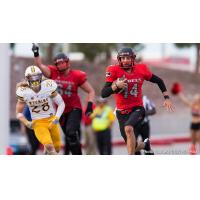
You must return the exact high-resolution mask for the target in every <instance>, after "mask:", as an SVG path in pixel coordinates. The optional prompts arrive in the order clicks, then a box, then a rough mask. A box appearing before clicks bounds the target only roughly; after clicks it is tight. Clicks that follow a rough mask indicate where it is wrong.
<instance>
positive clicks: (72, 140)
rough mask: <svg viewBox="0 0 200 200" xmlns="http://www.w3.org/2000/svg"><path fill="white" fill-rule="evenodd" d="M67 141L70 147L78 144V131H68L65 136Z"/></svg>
mask: <svg viewBox="0 0 200 200" xmlns="http://www.w3.org/2000/svg"><path fill="white" fill-rule="evenodd" d="M67 140H68V142H69V145H70V146H74V145H78V144H80V141H79V132H78V131H69V132H68V135H67Z"/></svg>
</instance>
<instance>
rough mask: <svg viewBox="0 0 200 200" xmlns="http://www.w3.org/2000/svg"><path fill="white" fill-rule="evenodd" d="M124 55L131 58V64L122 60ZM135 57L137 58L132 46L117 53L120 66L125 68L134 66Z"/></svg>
mask: <svg viewBox="0 0 200 200" xmlns="http://www.w3.org/2000/svg"><path fill="white" fill-rule="evenodd" d="M123 57H129V58H131V62H130V63H129V64H123V63H122V61H121V59H122V58H123ZM135 58H136V55H135V53H134V52H133V50H132V49H131V48H123V49H121V50H120V51H119V53H118V55H117V60H118V62H119V65H120V67H121V68H123V69H125V70H128V69H131V68H132V67H133V66H134V64H135Z"/></svg>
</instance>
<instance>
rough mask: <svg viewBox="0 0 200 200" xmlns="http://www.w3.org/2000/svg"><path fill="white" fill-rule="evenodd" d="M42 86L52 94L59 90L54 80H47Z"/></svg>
mask: <svg viewBox="0 0 200 200" xmlns="http://www.w3.org/2000/svg"><path fill="white" fill-rule="evenodd" d="M42 84H43V85H44V88H45V89H46V90H47V91H50V92H51V93H52V92H55V91H56V89H57V84H56V82H55V81H54V80H51V79H47V80H45V81H43V82H42Z"/></svg>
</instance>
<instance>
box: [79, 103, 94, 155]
mask: <svg viewBox="0 0 200 200" xmlns="http://www.w3.org/2000/svg"><path fill="white" fill-rule="evenodd" d="M86 109H87V108H86V107H85V108H84V109H83V118H82V123H83V125H84V131H83V133H84V138H85V153H86V155H96V154H97V149H96V138H95V134H94V131H93V130H92V119H91V118H90V117H89V116H87V115H85V111H86ZM93 109H95V105H94V104H93Z"/></svg>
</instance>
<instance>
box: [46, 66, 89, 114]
mask: <svg viewBox="0 0 200 200" xmlns="http://www.w3.org/2000/svg"><path fill="white" fill-rule="evenodd" d="M48 68H49V69H50V70H51V77H50V78H51V79H53V80H55V81H56V83H57V85H58V92H59V94H60V95H61V96H62V98H63V100H64V102H65V111H64V112H65V113H66V112H70V111H71V110H72V109H73V108H82V106H81V101H80V98H79V96H78V87H79V86H81V85H82V84H83V83H84V82H85V81H86V80H87V77H86V73H85V72H83V71H80V70H71V69H70V71H69V73H68V74H67V75H64V74H62V73H60V72H59V71H58V70H57V68H56V67H55V66H48Z"/></svg>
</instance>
